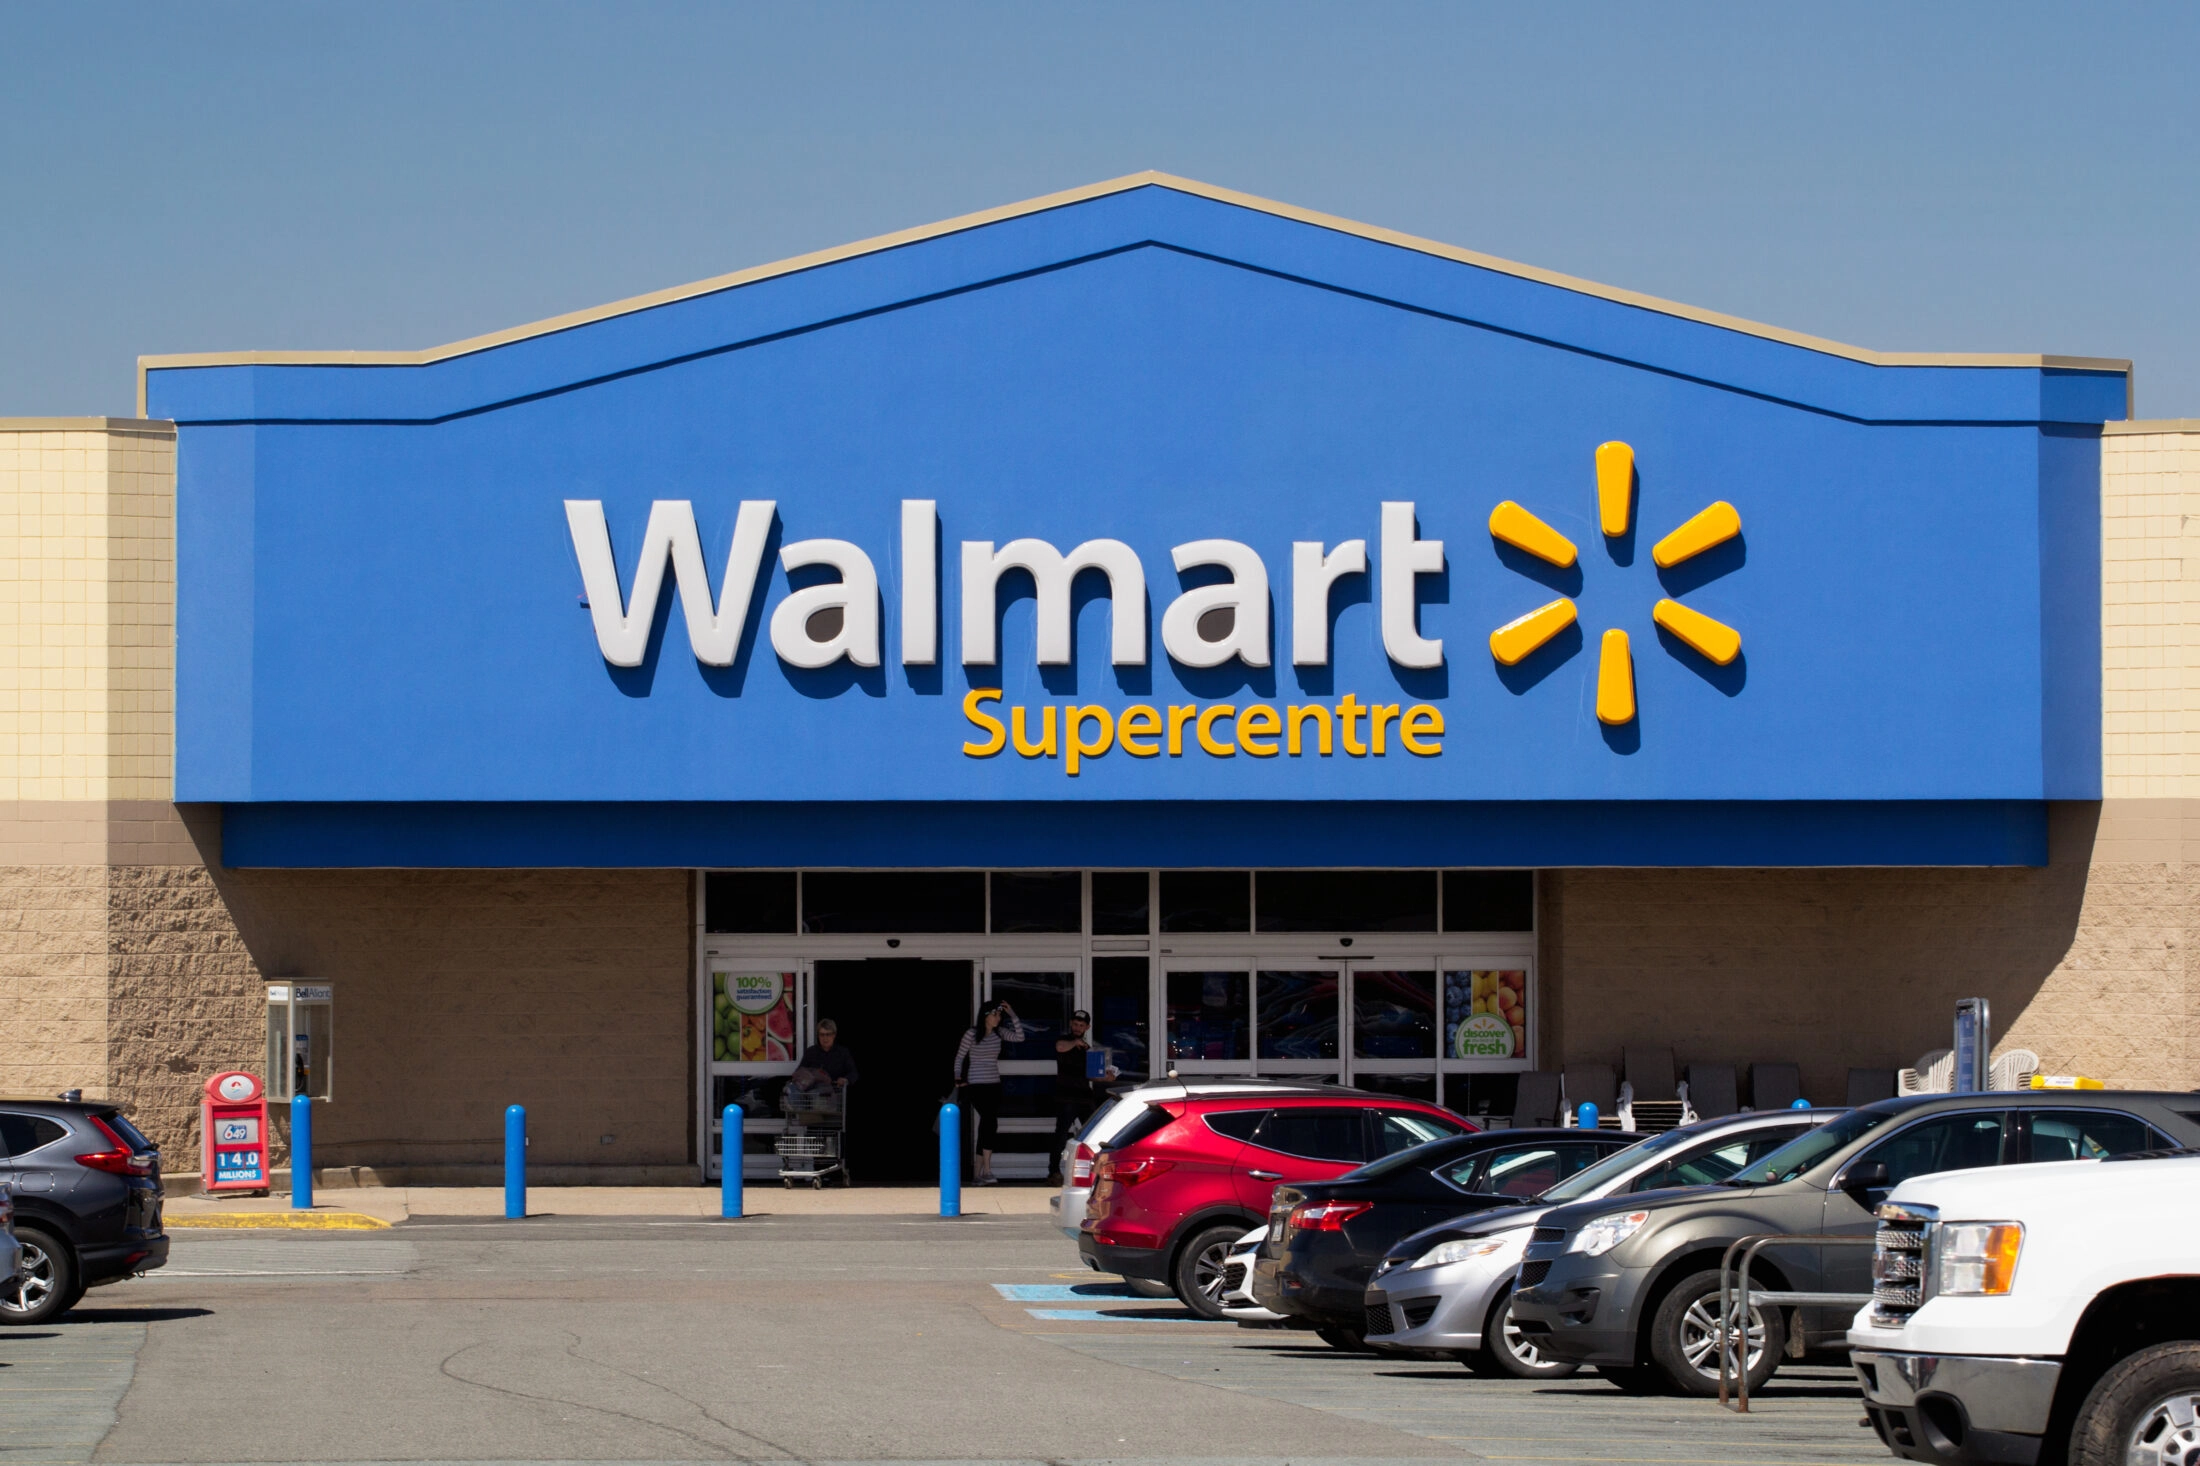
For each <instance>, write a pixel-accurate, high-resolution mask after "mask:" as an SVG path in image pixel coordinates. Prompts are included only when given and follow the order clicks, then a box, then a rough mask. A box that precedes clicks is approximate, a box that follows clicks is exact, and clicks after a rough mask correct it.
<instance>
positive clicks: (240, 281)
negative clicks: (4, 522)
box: [0, 0, 2200, 417]
mask: <svg viewBox="0 0 2200 1466" xmlns="http://www.w3.org/2000/svg"><path fill="white" fill-rule="evenodd" d="M0 24H4V34H5V36H6V55H7V58H8V59H7V66H6V83H5V86H4V87H0V415H59V414H90V413H112V414H125V413H128V412H129V411H131V409H132V401H133V390H134V389H133V372H134V364H135V361H136V358H137V356H138V354H139V353H141V352H163V351H213V350H232V349H244V348H277V347H332V348H344V347H357V348H386V347H417V346H427V345H433V344H435V343H438V342H443V341H449V340H454V339H457V338H460V337H464V336H470V335H474V334H477V333H480V332H484V331H489V330H494V329H496V328H499V327H503V326H508V325H516V324H519V323H521V322H524V321H529V320H534V319H537V318H540V317H542V316H547V315H552V314H556V313H558V312H562V311H566V310H573V309H578V308H580V307H584V306H589V305H594V304H598V303H601V302H603V301H607V300H613V299H616V298H619V297H621V296H626V295H632V294H636V293H639V292H641V291H645V290H652V289H656V288H659V287H662V286H666V285H673V284H678V283H681V282H684V281H687V280H692V279H698V278H701V277H703V276H707V275H714V274H719V273H722V272H724V271H727V270H732V269H737V268H739V267H741V266H744V265H750V264H757V263H761V262H764V261H768V260H773V259H777V258H780V257H782V256H785V255H790V254H794V253H798V252H800V251H803V250H808V249H814V248H818V247H820V246H825V245H831V244H837V243H840V242H843V241H846V240H851V239H857V238H861V237H863V236H866V235H871V234H877V233H881V232H884V231H887V230H890V229H897V228H901V227H904V226H907V225H912V224H919V223H924V222H927V221H930V220H934V219H940V218H945V217H948V216H950V215H954V214H958V213H963V212H966V211H969V210H972V209H977V208H982V207H986V206H988V205H992V204H999V203H1007V202H1010V201H1013V200H1016V199H1021V198H1027V197H1030V196H1032V195H1035V194H1040V193H1046V192H1051V191H1052V190H1055V189H1059V188H1064V187H1069V186H1071V185H1075V184H1079V183H1086V182H1091V181H1094V180H1097V179H1102V178H1109V177H1113V176H1116V175H1118V174H1123V173H1128V172H1132V171H1135V170H1137V169H1140V168H1161V169H1165V170H1168V171H1170V172H1175V173H1181V174H1186V175H1189V176H1191V177H1194V178H1199V179H1204V180H1206V181H1209V182H1212V183H1217V184H1222V185H1225V186H1228V187H1232V188H1239V189H1244V190H1246V191H1249V192H1252V193H1257V194H1262V195H1266V196H1268V197H1271V198H1276V199H1281V200H1285V201H1287V202H1290V203H1294V204H1300V205H1304V206H1306V207H1309V208H1316V209H1323V210H1327V211H1329V212H1332V213H1338V214H1343V215H1347V216H1349V217H1352V218H1356V219H1362V220H1366V221H1369V222H1372V223H1376V224H1381V225H1386V226H1389V227H1392V228H1398V229H1404V230H1408V231H1411V232H1413V233H1417V234H1423V235H1429V236H1433V237H1435V238H1437V239H1441V240H1446V241H1449V242H1451V243H1455V244H1459V245H1464V246H1466V247H1469V248H1473V249H1479V250H1485V251H1488V252H1491V253H1494V254H1498V255H1503V256H1507V257H1510V258H1513V259H1517V260H1522V261H1526V262H1529V263H1532V264H1537V265H1542V266H1546V267H1549V268H1553V269H1558V270H1565V271H1569V272H1571V273H1574V274H1577V275H1584V276H1587V277H1589V278H1591V279H1594V280H1601V281H1605V282H1608V283H1611V284H1615V285H1621V286H1626V287H1629V288H1632V289H1637V290H1646V291H1650V292H1653V293H1656V294H1659V295H1664V296H1668V297H1672V298H1675V299H1678V300H1683V301H1687V302H1690V303H1692V304H1696V305H1701V306H1706V307H1710V308H1712V309H1716V310H1723V311H1728V312H1732V313H1735V314H1738V315H1743V316H1749V317H1753V318H1756V319H1758V320H1763V321H1768V322H1772V323H1774V324H1777V325H1781V326H1786V327H1790V328H1793V329H1797V330H1803V331H1811V332H1815V333H1818V334H1820V335H1825V336H1831V337H1834V338H1836V339H1840V340H1845V341H1851V342H1855V343H1858V344H1861V345H1866V346H1873V347H1880V348H1885V349H1894V350H1934V351H1959V350H1960V351H2051V352H2064V353H2071V354H2079V355H2093V356H2117V357H2130V358H2133V359H2134V360H2135V361H2136V362H2137V364H2138V395H2139V412H2140V414H2141V415H2142V416H2146V417H2179V416H2186V417H2191V416H2200V279H2196V275H2195V263H2196V261H2200V84H2196V82H2195V72H2194V70H2193V68H2194V65H2195V60H2196V58H2200V5H2193V4H2190V3H2179V4H2153V5H2088V6H2077V5H2064V6H2054V7H2050V6H2040V5H2022V4H2018V5H2012V4H1995V5H1977V6H1965V5H1941V4H1934V5H1916V4H1912V3H1905V4H1896V5H1874V4H1860V3H1855V0H1849V3H1843V4H1840V5H1818V6H1802V5H1787V6H1764V5H1730V6H1691V5H1681V4H1656V5H1622V4H1619V3H1609V4H1601V5H1590V6H1570V5H1561V4H1536V5H1468V4H1458V3H1453V4H1437V5H1417V4H1384V5H1375V4H1358V5H1343V4H1338V5H1321V6H1310V5H1292V4H1283V3H1265V4H1259V5H1222V4H1155V5H1141V4H1110V5H1106V6H1096V5H1095V6H1086V5H1066V4H1051V3H1050V4H1021V5H998V6H992V5H958V4H928V5H910V4H898V5H876V6H850V5H832V4H816V5H799V6H798V5H792V4H789V5H782V6H775V7H748V6H737V5H710V6H686V5H671V4H665V5H642V4H620V5H610V4H605V5H590V6H583V5H569V4H549V3H540V0H531V3H527V4H492V3H485V0H468V3H461V4H455V5H454V4H434V5H408V4H390V3H376V4H370V5H348V6H337V5H299V4H283V5H247V4H228V5H219V4H194V5H158V6H156V5H102V4H97V3H69V4H32V3H24V0H13V3H10V4H9V5H8V6H7V8H6V10H5V12H4V16H0Z"/></svg>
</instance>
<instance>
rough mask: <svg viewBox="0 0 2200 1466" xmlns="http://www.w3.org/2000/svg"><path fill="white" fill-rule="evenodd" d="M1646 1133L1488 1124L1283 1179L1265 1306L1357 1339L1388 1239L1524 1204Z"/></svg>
mask: <svg viewBox="0 0 2200 1466" xmlns="http://www.w3.org/2000/svg"><path fill="white" fill-rule="evenodd" d="M1640 1139H1642V1137H1641V1136H1640V1135H1636V1134H1632V1133H1630V1132H1628V1131H1624V1130H1487V1131H1482V1132H1479V1133H1476V1134H1473V1135H1456V1136H1451V1137H1448V1138H1446V1139H1443V1140H1432V1141H1430V1142H1429V1143H1428V1144H1426V1145H1417V1146H1415V1147H1414V1148H1413V1149H1411V1150H1402V1151H1399V1152H1398V1153H1397V1154H1396V1155H1390V1156H1385V1157H1383V1158H1382V1159H1381V1160H1379V1161H1375V1162H1372V1163H1371V1164H1369V1165H1365V1166H1362V1167H1360V1168H1359V1169H1358V1170H1357V1171H1351V1172H1348V1173H1346V1174H1345V1175H1343V1176H1340V1177H1338V1178H1337V1179H1336V1180H1334V1181H1308V1182H1304V1183H1302V1184H1300V1185H1296V1186H1278V1187H1277V1188H1276V1190H1275V1196H1274V1199H1273V1201H1272V1202H1271V1203H1270V1208H1269V1212H1268V1235H1267V1236H1266V1237H1265V1238H1263V1239H1262V1240H1261V1244H1260V1252H1259V1255H1258V1257H1257V1258H1256V1259H1255V1261H1254V1264H1253V1283H1252V1292H1253V1297H1254V1299H1255V1301H1257V1302H1258V1303H1259V1304H1260V1305H1261V1306H1262V1307H1264V1308H1269V1309H1272V1310H1274V1311H1275V1312H1277V1313H1280V1314H1283V1315H1285V1316H1286V1317H1296V1318H1300V1319H1304V1320H1307V1321H1309V1322H1311V1323H1312V1324H1313V1326H1314V1327H1315V1328H1316V1329H1317V1330H1318V1331H1319V1332H1320V1334H1321V1336H1322V1338H1324V1339H1325V1340H1327V1341H1328V1342H1330V1343H1332V1344H1335V1345H1337V1346H1339V1347H1340V1348H1357V1347H1359V1345H1360V1325H1361V1323H1362V1321H1363V1320H1364V1319H1365V1318H1366V1308H1365V1301H1364V1300H1365V1297H1366V1293H1367V1282H1368V1279H1369V1278H1371V1277H1373V1276H1374V1273H1375V1267H1376V1265H1377V1264H1378V1263H1380V1262H1381V1261H1382V1259H1383V1254H1384V1253H1385V1252H1386V1251H1388V1250H1389V1248H1390V1245H1391V1244H1392V1243H1393V1242H1396V1241H1397V1240H1398V1239H1399V1238H1401V1237H1404V1236H1406V1235H1408V1234H1409V1233H1413V1232H1418V1231H1420V1230H1421V1229H1422V1228H1424V1227H1433V1226H1436V1225H1437V1224H1438V1223H1440V1222H1444V1221H1448V1220H1450V1219H1452V1218H1454V1217H1459V1216H1464V1215H1467V1214H1471V1213H1473V1212H1478V1211H1489V1210H1493V1209H1495V1208H1497V1207H1502V1206H1518V1205H1519V1204H1520V1203H1521V1202H1523V1201H1526V1200H1528V1199H1530V1198H1531V1197H1534V1196H1537V1195H1540V1194H1541V1193H1542V1192H1544V1191H1547V1190H1549V1189H1550V1188H1551V1187H1553V1186H1556V1185H1557V1184H1558V1183H1559V1182H1561V1181H1563V1180H1565V1179H1566V1178H1567V1177H1568V1176H1571V1175H1573V1174H1574V1173H1575V1172H1576V1171H1579V1170H1581V1169H1583V1168H1584V1167H1586V1166H1591V1165H1594V1164H1595V1163H1596V1162H1597V1161H1598V1160H1600V1159H1602V1158H1603V1157H1605V1156H1607V1155H1610V1154H1611V1153H1612V1152H1613V1151H1615V1150H1620V1149H1623V1148H1625V1147H1627V1146H1630V1145H1633V1144H1634V1143H1635V1142H1636V1141H1638V1140H1640Z"/></svg>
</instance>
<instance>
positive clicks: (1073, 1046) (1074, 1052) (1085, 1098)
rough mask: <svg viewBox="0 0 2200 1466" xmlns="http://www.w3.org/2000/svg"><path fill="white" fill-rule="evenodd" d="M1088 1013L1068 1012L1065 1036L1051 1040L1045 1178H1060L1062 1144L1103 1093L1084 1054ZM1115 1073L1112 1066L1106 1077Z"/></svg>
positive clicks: (1089, 1025)
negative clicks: (1050, 1123) (1050, 1142)
mask: <svg viewBox="0 0 2200 1466" xmlns="http://www.w3.org/2000/svg"><path fill="white" fill-rule="evenodd" d="M1091 1029H1092V1015H1091V1014H1090V1013H1087V1012H1086V1011H1085V1010H1084V1009H1082V1008H1079V1009H1078V1010H1077V1011H1076V1012H1074V1013H1072V1014H1070V1015H1069V1036H1068V1037H1067V1038H1058V1039H1056V1040H1055V1041H1054V1149H1053V1151H1052V1152H1050V1153H1049V1156H1048V1160H1047V1180H1048V1181H1049V1182H1050V1183H1053V1182H1059V1181H1060V1180H1061V1179H1062V1147H1063V1146H1065V1145H1067V1144H1068V1143H1069V1137H1070V1134H1071V1132H1072V1131H1074V1130H1076V1129H1077V1128H1078V1127H1079V1126H1081V1125H1083V1124H1084V1123H1085V1119H1086V1117H1087V1116H1089V1115H1091V1114H1092V1112H1093V1111H1094V1110H1096V1109H1098V1108H1099V1106H1100V1101H1101V1100H1103V1099H1105V1098H1106V1097H1107V1091H1106V1089H1105V1088H1104V1087H1103V1085H1102V1084H1101V1083H1100V1082H1099V1081H1096V1080H1094V1079H1092V1078H1091V1077H1089V1076H1088V1074H1087V1073H1086V1070H1087V1068H1088V1065H1087V1063H1086V1058H1085V1056H1086V1055H1087V1054H1089V1053H1091V1052H1092V1040H1091V1039H1090V1038H1088V1037H1087V1036H1086V1035H1087V1034H1088V1033H1089V1032H1090V1031H1091ZM1114 1077H1115V1071H1114V1069H1112V1068H1111V1069H1109V1070H1108V1078H1110V1079H1113V1078H1114Z"/></svg>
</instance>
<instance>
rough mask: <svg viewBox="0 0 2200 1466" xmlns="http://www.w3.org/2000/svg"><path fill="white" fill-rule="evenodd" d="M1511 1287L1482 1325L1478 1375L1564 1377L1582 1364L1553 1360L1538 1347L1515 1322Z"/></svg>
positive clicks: (1525, 1377)
mask: <svg viewBox="0 0 2200 1466" xmlns="http://www.w3.org/2000/svg"><path fill="white" fill-rule="evenodd" d="M1512 1301H1513V1300H1512V1290H1511V1289H1510V1288H1508V1289H1506V1290H1505V1293H1504V1295H1503V1296H1502V1297H1500V1298H1499V1299H1498V1300H1497V1304H1496V1306H1495V1307H1493V1308H1491V1309H1490V1316H1489V1318H1488V1320H1487V1321H1486V1322H1484V1323H1483V1325H1482V1347H1481V1348H1480V1349H1477V1350H1476V1351H1475V1353H1474V1358H1475V1360H1476V1361H1478V1364H1470V1365H1469V1366H1468V1368H1470V1369H1473V1370H1474V1372H1475V1373H1476V1374H1486V1375H1491V1376H1495V1377H1501V1378H1511V1379H1564V1378H1566V1376H1568V1375H1570V1374H1572V1373H1574V1372H1575V1371H1576V1370H1578V1369H1580V1368H1581V1366H1580V1365H1578V1364H1576V1363H1574V1362H1573V1361H1572V1360H1569V1359H1553V1358H1551V1357H1550V1356H1549V1355H1547V1354H1545V1353H1544V1352H1543V1351H1542V1350H1541V1349H1539V1348H1537V1347H1536V1343H1535V1340H1534V1339H1532V1338H1530V1337H1529V1336H1528V1335H1526V1334H1524V1333H1522V1332H1520V1326H1519V1325H1518V1324H1516V1323H1514V1322H1513V1310H1512Z"/></svg>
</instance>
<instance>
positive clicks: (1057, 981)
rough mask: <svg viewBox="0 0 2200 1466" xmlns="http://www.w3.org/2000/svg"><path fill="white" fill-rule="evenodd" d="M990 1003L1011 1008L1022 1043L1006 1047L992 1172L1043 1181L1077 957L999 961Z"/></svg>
mask: <svg viewBox="0 0 2200 1466" xmlns="http://www.w3.org/2000/svg"><path fill="white" fill-rule="evenodd" d="M985 982H986V991H985V996H986V998H987V999H988V1000H992V1001H1000V1002H1005V1003H1007V1004H1008V1006H1009V1007H1011V1008H1013V1009H1014V1010H1015V1011H1016V1019H1017V1022H1019V1023H1020V1024H1022V1025H1023V1030H1024V1036H1023V1038H1022V1039H1021V1040H1020V1041H1018V1042H1014V1043H1004V1044H1002V1045H1001V1118H1000V1127H1001V1133H1000V1140H999V1143H998V1144H997V1145H996V1146H995V1147H994V1152H993V1170H994V1173H995V1174H996V1175H998V1176H1000V1177H1002V1178H1003V1179H1004V1180H1023V1179H1038V1178H1044V1177H1045V1176H1046V1174H1047V1172H1048V1170H1049V1162H1050V1161H1051V1159H1052V1154H1053V1146H1054V1128H1055V1123H1056V1117H1057V1115H1058V1113H1059V1107H1058V1106H1057V1105H1056V1103H1055V1098H1054V1076H1055V1074H1056V1072H1057V1071H1056V1059H1055V1053H1054V1041H1055V1040H1056V1039H1058V1038H1066V1037H1068V1036H1069V1015H1070V1014H1071V1012H1073V1011H1074V1010H1075V1009H1077V1008H1078V1007H1079V1006H1081V1005H1080V1004H1079V1002H1078V1001H1077V998H1078V993H1077V961H1076V959H1075V958H1044V957H1042V958H1036V959H1034V958H1028V957H1025V958H998V959H995V960H993V961H991V962H988V963H987V964H986V969H985Z"/></svg>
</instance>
